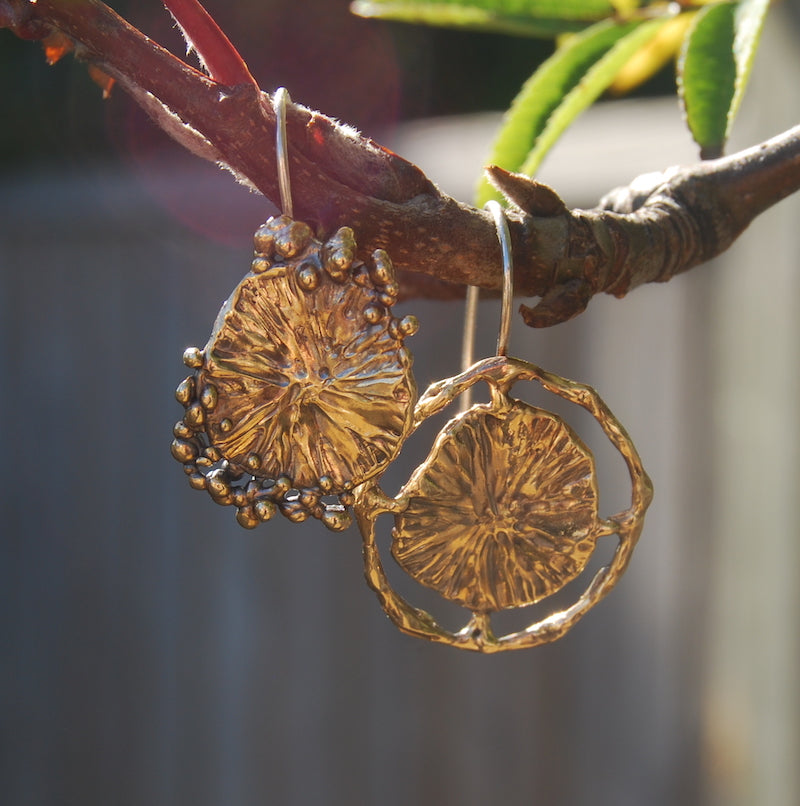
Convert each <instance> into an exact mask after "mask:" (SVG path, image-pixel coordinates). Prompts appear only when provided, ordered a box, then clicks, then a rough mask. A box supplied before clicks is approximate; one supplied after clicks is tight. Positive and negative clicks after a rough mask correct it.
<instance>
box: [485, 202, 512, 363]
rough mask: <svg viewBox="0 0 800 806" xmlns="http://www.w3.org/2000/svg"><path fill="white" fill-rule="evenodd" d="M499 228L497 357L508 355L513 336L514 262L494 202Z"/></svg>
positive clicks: (505, 228)
mask: <svg viewBox="0 0 800 806" xmlns="http://www.w3.org/2000/svg"><path fill="white" fill-rule="evenodd" d="M486 209H487V210H488V211H489V212H490V213H491V214H492V217H493V218H494V223H495V226H496V227H497V239H498V240H499V241H500V248H501V249H502V250H503V302H502V306H503V307H502V309H501V314H500V334H499V335H498V337H497V355H503V356H504V355H508V340H509V338H510V336H511V303H512V299H513V297H514V262H513V258H512V255H511V233H510V232H509V231H508V220H507V219H506V214H505V211H504V210H503V208H502V207H501V206H500V205H499V204H498V203H497V202H496V201H494V200H492V201H488V202H486Z"/></svg>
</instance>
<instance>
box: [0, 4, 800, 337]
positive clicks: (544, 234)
mask: <svg viewBox="0 0 800 806" xmlns="http://www.w3.org/2000/svg"><path fill="white" fill-rule="evenodd" d="M165 5H167V6H168V7H169V8H170V10H171V11H172V13H173V14H174V15H175V17H176V19H178V21H179V23H180V24H181V25H182V27H183V28H184V31H185V33H186V35H187V39H188V40H189V41H191V42H192V43H193V44H194V46H195V48H196V50H197V51H198V54H199V55H200V57H201V60H202V61H203V63H204V66H205V69H206V71H207V73H208V74H205V73H203V72H200V71H199V70H196V69H194V68H193V67H190V66H189V65H187V64H186V63H184V62H183V61H181V60H180V59H179V58H177V57H176V56H174V55H172V54H171V53H169V52H168V51H166V50H164V49H163V48H161V47H160V46H159V45H158V44H156V43H155V42H153V41H152V40H150V39H149V38H147V37H146V36H144V35H143V34H142V33H141V32H139V31H138V30H137V29H135V28H134V27H132V26H131V25H129V24H128V23H127V22H125V20H123V19H122V18H121V17H119V16H118V15H117V14H116V13H115V12H113V11H112V10H111V9H109V8H108V7H107V6H105V5H104V4H103V3H101V2H99V0H37V2H35V3H31V2H28V0H0V26H2V27H8V28H10V29H11V30H12V31H14V32H15V33H16V34H17V35H18V36H20V37H23V38H27V39H43V38H45V37H47V36H48V35H50V34H52V33H53V32H54V31H58V32H61V33H63V34H65V35H66V36H67V37H69V39H70V40H72V41H73V42H74V45H75V55H76V56H77V57H78V58H80V59H83V60H85V61H87V62H89V63H90V64H94V65H96V66H97V67H99V68H100V69H101V70H103V71H104V72H106V73H107V74H108V75H110V76H112V77H113V78H114V79H115V80H116V81H117V82H118V83H119V84H120V85H121V86H122V87H123V88H124V89H125V90H126V91H128V92H129V93H130V94H131V95H132V96H133V97H134V98H135V99H136V101H137V102H138V103H140V104H141V105H142V106H143V107H144V108H145V109H146V110H147V111H148V113H149V114H150V115H151V116H152V118H153V119H154V120H155V122H156V123H157V124H158V125H159V126H161V127H162V128H163V129H165V130H166V131H167V132H169V133H170V134H171V135H172V136H173V137H174V138H175V139H177V140H178V141H179V142H181V143H182V144H183V145H184V146H186V147H187V148H189V149H190V150H191V151H193V152H194V153H196V154H198V155H199V156H201V157H203V158H205V159H208V160H212V161H215V162H218V163H220V164H222V165H225V166H226V167H228V168H229V169H230V170H231V171H232V172H233V173H234V174H235V175H236V176H237V177H238V178H239V179H240V180H241V181H243V182H245V183H247V184H249V185H250V186H251V187H252V188H254V189H255V190H257V191H259V192H261V193H263V194H264V195H265V196H267V197H268V198H270V199H272V200H277V199H278V195H279V194H278V186H277V172H276V168H275V165H276V161H275V146H274V141H275V115H274V111H273V108H272V103H271V98H270V96H269V95H268V94H267V93H265V92H263V91H262V90H261V89H260V88H259V87H258V86H257V85H256V83H255V81H254V80H253V78H252V76H251V75H250V73H249V71H248V70H247V68H246V66H245V64H244V62H243V61H242V60H241V58H240V57H239V55H238V53H237V52H236V50H235V49H234V48H233V47H232V46H231V45H230V43H229V42H228V41H227V39H226V38H225V37H224V35H223V34H222V33H221V32H220V31H219V30H218V29H217V28H216V26H215V25H214V23H213V21H212V20H210V18H199V17H198V16H197V7H196V5H195V4H194V3H193V2H192V1H191V0H165ZM287 126H288V140H289V160H290V170H291V175H292V195H293V202H294V209H295V215H296V216H297V217H298V218H301V219H303V220H306V221H309V222H313V223H315V224H316V225H317V226H318V227H319V228H320V230H321V231H324V232H330V231H331V230H333V229H335V228H336V227H338V226H342V225H349V226H351V227H353V228H354V229H355V231H356V233H357V238H358V242H359V248H360V249H362V250H363V251H364V253H367V252H371V251H372V250H373V249H376V248H379V247H380V248H384V249H387V250H388V251H389V254H390V255H391V256H392V260H393V262H394V263H395V265H396V267H397V268H398V269H399V270H400V271H401V279H402V286H403V294H404V296H406V297H409V296H427V297H452V296H458V295H462V294H463V286H464V285H465V284H472V285H478V286H481V287H483V288H488V289H497V288H499V287H500V261H499V259H498V252H497V241H496V233H495V228H494V224H493V222H492V219H491V217H490V216H489V214H488V213H485V212H484V211H482V210H478V209H475V208H473V207H470V206H469V205H466V204H462V203H460V202H458V201H456V200H454V199H452V198H450V197H449V196H447V195H445V194H443V193H442V192H441V191H439V189H438V188H437V187H436V186H435V185H434V184H433V183H432V182H431V181H430V180H429V179H428V178H427V177H426V176H425V175H424V174H423V172H422V171H421V170H420V169H419V168H417V167H416V166H415V165H412V164H411V163H409V162H407V161H406V160H404V159H402V157H400V156H398V155H396V154H394V153H392V152H391V151H389V150H387V149H384V148H382V147H381V146H380V145H378V144H376V143H375V142H373V141H371V140H369V139H366V138H364V137H362V136H360V135H359V134H358V133H357V132H355V131H353V130H352V129H349V128H348V127H345V126H341V125H339V124H337V123H336V122H334V121H333V120H331V119H330V118H327V117H325V116H324V115H323V114H321V113H319V112H314V111H311V110H308V109H306V108H304V107H302V106H300V105H293V106H292V108H291V109H290V110H289V113H288V121H287ZM488 171H489V175H490V178H491V179H492V181H493V182H494V184H495V185H496V186H497V187H498V188H499V189H500V190H501V191H502V192H503V193H504V194H505V195H506V197H507V198H508V200H509V201H510V202H511V205H510V207H509V211H508V215H509V219H510V227H511V237H512V242H513V252H514V265H515V274H516V276H515V288H516V289H517V292H518V293H519V294H521V295H524V296H532V297H540V298H541V299H540V301H539V303H538V304H537V305H536V306H535V307H533V308H528V307H526V306H524V305H523V306H521V313H522V316H523V318H524V319H525V321H526V322H527V323H528V324H529V325H532V326H534V327H544V326H548V325H552V324H556V323H558V322H561V321H565V320H567V319H569V318H572V317H573V316H576V315H577V314H579V313H580V312H581V311H583V310H584V308H585V307H586V305H587V304H588V302H589V300H590V299H591V297H592V296H594V295H595V294H597V293H600V292H605V293H609V294H613V295H615V296H618V297H621V296H624V295H625V294H626V293H627V292H628V291H630V290H631V289H633V288H635V287H636V286H639V285H641V284H643V283H647V282H664V281H666V280H669V279H670V278H671V277H674V276H675V275H676V274H679V273H680V272H683V271H685V270H687V269H689V268H692V267H693V266H697V265H699V264H701V263H704V262H705V261H707V260H709V259H711V258H712V257H714V256H715V255H718V254H720V253H721V252H723V251H725V250H726V249H727V248H728V247H729V246H730V245H731V244H732V243H733V241H734V240H735V239H736V238H737V237H738V236H739V234H741V232H742V231H743V230H744V229H745V228H746V227H747V226H748V224H749V223H750V222H751V221H752V220H753V219H754V218H755V217H756V216H758V215H759V214H760V213H761V212H763V211H764V210H766V209H767V208H768V207H770V206H771V205H773V204H775V203H776V202H778V201H780V200H781V199H783V198H784V197H786V196H787V195H789V194H791V193H793V192H795V191H796V190H798V189H799V188H800V126H798V127H795V128H793V129H790V130H789V131H787V132H785V133H783V134H781V135H779V136H777V137H775V138H773V139H771V140H768V141H766V142H765V143H762V144H761V145H759V146H756V147H755V148H752V149H748V150H746V151H742V152H739V153H737V154H734V155H732V156H729V157H724V158H721V159H717V160H713V161H708V162H702V163H699V164H697V165H693V166H688V167H683V168H672V169H669V170H667V171H664V172H662V173H658V174H650V175H647V176H645V177H640V178H639V179H637V180H634V182H633V183H632V184H631V185H630V186H629V187H626V188H620V189H617V190H615V191H612V192H611V193H609V194H608V195H607V196H606V197H605V198H604V199H602V200H601V201H600V202H599V204H598V206H597V207H596V208H594V209H592V210H569V209H567V207H566V206H565V205H564V203H563V202H562V201H561V199H560V198H559V197H558V195H557V194H556V193H555V191H553V190H551V189H550V188H548V187H546V186H544V185H541V184H539V183H536V182H534V181H532V180H530V179H528V178H526V177H523V176H519V175H516V174H510V173H508V172H506V171H504V170H502V169H500V168H497V167H490V168H488Z"/></svg>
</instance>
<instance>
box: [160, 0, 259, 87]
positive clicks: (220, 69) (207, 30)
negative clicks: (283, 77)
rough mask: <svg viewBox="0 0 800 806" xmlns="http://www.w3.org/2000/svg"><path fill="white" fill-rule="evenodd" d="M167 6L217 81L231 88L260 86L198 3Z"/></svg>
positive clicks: (178, 1)
mask: <svg viewBox="0 0 800 806" xmlns="http://www.w3.org/2000/svg"><path fill="white" fill-rule="evenodd" d="M163 2H164V5H165V6H166V7H167V8H168V9H169V12H170V14H172V16H173V18H174V19H175V22H177V23H178V25H179V26H180V29H181V31H182V32H183V38H184V39H185V40H186V43H187V45H189V46H190V47H192V48H194V50H195V51H196V52H197V55H198V57H199V58H200V61H201V62H202V63H203V66H204V67H205V68H206V71H207V72H208V74H209V76H211V78H213V79H214V81H219V83H220V84H227V85H229V86H231V87H233V86H235V85H237V84H252V85H253V86H254V87H255V86H257V84H256V80H255V79H254V78H253V76H252V75H251V74H250V71H249V70H248V69H247V65H246V64H245V62H244V59H242V57H241V55H240V54H239V51H238V50H236V48H235V47H234V46H233V45H232V44H231V41H230V39H228V37H227V36H225V34H224V33H223V32H222V31H221V30H220V27H219V26H218V25H217V23H216V22H215V21H214V18H213V17H212V16H211V15H210V14H209V13H208V12H207V11H206V10H205V9H204V8H203V6H201V5H200V3H198V2H197V0H163Z"/></svg>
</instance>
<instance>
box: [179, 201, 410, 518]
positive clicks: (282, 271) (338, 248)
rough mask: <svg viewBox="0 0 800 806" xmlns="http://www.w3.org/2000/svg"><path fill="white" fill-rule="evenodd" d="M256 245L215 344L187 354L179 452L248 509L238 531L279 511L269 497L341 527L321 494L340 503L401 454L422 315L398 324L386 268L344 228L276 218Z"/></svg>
mask: <svg viewBox="0 0 800 806" xmlns="http://www.w3.org/2000/svg"><path fill="white" fill-rule="evenodd" d="M255 245H256V256H255V259H254V260H253V264H252V271H251V272H250V273H249V274H248V275H247V276H246V277H245V278H244V279H243V280H242V281H241V282H240V283H239V285H238V286H237V287H236V289H235V290H234V292H233V293H232V294H231V296H230V298H229V299H228V300H227V301H226V303H225V304H224V306H223V307H222V310H221V311H220V313H219V315H218V317H217V321H216V324H215V325H214V329H213V332H212V334H211V337H210V339H209V341H208V343H207V345H206V346H205V348H204V349H203V350H197V349H196V348H190V349H189V350H188V351H187V352H186V354H185V355H184V361H185V362H186V363H187V364H188V365H189V366H190V367H193V368H194V369H195V370H196V371H195V374H194V375H193V376H191V377H190V378H187V379H186V381H184V382H183V383H182V384H181V386H179V388H178V392H177V396H178V399H179V400H180V402H182V403H183V404H184V406H185V408H186V414H185V415H184V419H183V420H182V421H181V422H180V423H179V424H178V426H176V440H175V441H174V442H173V448H172V450H173V455H174V456H175V458H176V459H178V460H179V461H181V462H182V463H183V464H184V467H185V469H186V472H187V474H188V475H189V479H190V483H191V484H192V486H196V487H198V488H200V489H203V488H204V489H207V490H208V491H209V493H210V494H211V495H212V497H213V498H214V500H215V501H217V503H221V504H231V503H233V504H236V505H237V506H238V507H239V513H238V517H239V522H240V523H242V525H245V526H255V525H256V524H257V523H258V522H259V520H264V519H266V518H267V517H269V516H271V512H272V511H273V510H274V506H272V510H270V507H269V506H266V504H263V505H262V506H261V507H260V509H259V508H258V507H257V506H256V505H257V504H259V502H262V501H264V500H265V499H268V500H269V501H272V502H273V503H278V504H279V505H280V508H281V511H282V512H283V514H285V515H287V517H290V518H291V519H292V520H302V519H303V517H304V516H305V515H308V514H311V515H314V516H316V517H320V518H321V519H322V520H323V521H324V522H326V523H328V525H330V526H331V528H337V529H339V528H344V526H345V525H346V523H347V521H346V520H345V519H344V518H342V517H341V516H340V515H338V514H337V515H336V517H333V514H335V513H333V510H331V508H330V506H328V505H323V504H322V503H321V502H320V499H321V498H323V497H324V496H337V495H344V498H343V502H345V501H346V500H347V498H348V495H349V491H350V490H351V489H352V488H353V487H354V486H355V485H358V484H360V483H362V482H363V481H365V480H366V479H369V478H371V477H372V476H374V475H375V474H377V473H379V472H381V471H382V470H383V469H384V468H385V467H386V465H387V464H388V463H389V462H390V461H391V460H392V459H393V458H394V456H395V455H396V454H397V453H398V451H399V450H400V447H401V445H402V443H403V440H404V439H405V437H406V435H407V434H408V431H409V430H410V427H411V421H412V417H413V410H414V404H415V402H416V398H417V390H416V384H415V381H414V377H413V374H412V372H411V364H412V359H411V354H410V353H409V351H408V350H407V348H406V347H405V346H404V344H403V341H404V339H405V337H406V336H409V335H411V334H413V333H414V332H416V330H417V323H416V319H414V317H410V316H409V317H405V318H403V319H396V318H394V317H393V316H392V314H391V309H392V306H393V305H394V302H395V300H396V297H397V293H398V286H397V283H396V281H395V277H394V271H393V269H392V265H391V261H390V260H389V258H388V256H387V255H386V253H385V252H383V251H382V250H377V251H376V252H374V253H373V255H372V258H371V263H370V265H365V264H364V263H361V262H360V261H358V260H357V259H356V258H355V252H356V243H355V239H354V236H353V233H352V230H350V229H349V228H346V227H345V228H342V229H340V230H339V231H338V232H337V233H336V234H335V235H334V236H333V237H332V238H330V239H329V240H328V241H326V242H324V243H323V242H320V241H318V240H316V239H315V238H313V237H312V234H311V230H310V228H309V227H308V226H307V225H306V224H303V223H302V222H297V221H293V220H292V219H290V218H288V217H287V216H280V217H278V218H274V219H271V220H270V221H268V222H267V223H266V224H264V225H263V226H262V227H261V228H260V229H259V230H258V231H257V232H256V235H255ZM218 462H222V464H221V465H220V466H219V467H218V468H216V469H215V470H210V471H203V470H202V468H204V467H206V468H208V467H210V466H211V465H213V464H215V463H218ZM204 473H205V475H204ZM198 474H199V476H200V478H199V477H198ZM243 475H244V476H246V481H247V480H249V479H251V478H252V479H255V480H256V481H258V482H259V483H257V484H245V483H244V482H241V481H240V479H241V477H242V476H243ZM204 480H205V481H204ZM236 482H239V484H238V487H237V485H236ZM261 482H263V483H261ZM237 490H238V492H237ZM339 509H341V508H339ZM337 512H338V510H337ZM326 513H327V516H326Z"/></svg>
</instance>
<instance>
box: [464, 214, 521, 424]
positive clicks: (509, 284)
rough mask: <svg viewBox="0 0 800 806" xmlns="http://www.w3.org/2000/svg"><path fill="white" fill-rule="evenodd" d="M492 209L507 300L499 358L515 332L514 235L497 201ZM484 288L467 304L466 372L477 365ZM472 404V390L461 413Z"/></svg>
mask: <svg viewBox="0 0 800 806" xmlns="http://www.w3.org/2000/svg"><path fill="white" fill-rule="evenodd" d="M485 209H486V210H488V211H489V212H490V213H491V214H492V217H493V218H494V223H495V227H497V239H498V240H499V241H500V247H501V249H502V252H503V300H502V309H501V314H500V332H499V335H498V337H497V355H503V356H504V355H507V354H508V341H509V337H510V333H511V302H512V298H513V296H514V271H513V269H514V266H513V259H512V255H511V235H510V233H509V231H508V221H507V220H506V215H505V212H504V210H503V208H502V207H501V206H500V205H499V204H498V203H497V202H496V201H488V202H486V207H485ZM479 295H480V289H479V288H478V286H476V285H471V286H469V287H468V288H467V301H466V307H465V310H464V336H463V339H462V341H461V371H462V372H466V370H468V369H469V368H470V367H471V366H472V364H473V363H474V360H475V358H474V353H475V329H476V321H477V316H478V297H479ZM471 405H472V389H471V388H470V389H468V390H467V391H466V392H464V394H463V395H462V396H461V407H460V408H461V411H462V412H465V411H466V410H467V409H468V408H469V407H470V406H471Z"/></svg>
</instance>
